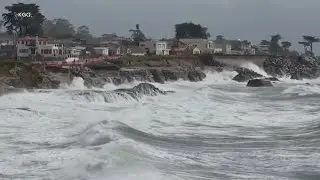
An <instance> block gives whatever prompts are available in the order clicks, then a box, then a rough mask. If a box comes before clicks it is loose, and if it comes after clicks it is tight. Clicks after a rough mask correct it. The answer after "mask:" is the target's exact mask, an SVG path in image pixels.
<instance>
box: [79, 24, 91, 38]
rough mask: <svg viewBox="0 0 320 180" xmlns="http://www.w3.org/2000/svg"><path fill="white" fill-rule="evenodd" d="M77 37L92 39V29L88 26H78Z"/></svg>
mask: <svg viewBox="0 0 320 180" xmlns="http://www.w3.org/2000/svg"><path fill="white" fill-rule="evenodd" d="M76 37H77V38H80V39H91V38H92V35H91V34H90V29H89V27H88V26H85V25H82V26H80V27H78V28H77V33H76Z"/></svg>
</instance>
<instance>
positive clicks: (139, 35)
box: [129, 24, 147, 45]
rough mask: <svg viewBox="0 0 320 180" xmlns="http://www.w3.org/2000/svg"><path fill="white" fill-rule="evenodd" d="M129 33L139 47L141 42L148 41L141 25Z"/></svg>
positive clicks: (137, 25)
mask: <svg viewBox="0 0 320 180" xmlns="http://www.w3.org/2000/svg"><path fill="white" fill-rule="evenodd" d="M129 32H131V33H132V35H131V38H132V39H133V41H134V42H135V44H136V45H139V44H140V42H141V41H145V40H146V39H147V38H146V36H145V35H144V34H143V32H142V31H141V30H140V25H139V24H136V29H130V30H129Z"/></svg>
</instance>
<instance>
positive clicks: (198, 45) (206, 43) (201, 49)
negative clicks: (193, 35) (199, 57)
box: [179, 39, 214, 54]
mask: <svg viewBox="0 0 320 180" xmlns="http://www.w3.org/2000/svg"><path fill="white" fill-rule="evenodd" d="M179 41H180V42H182V43H183V44H184V45H185V48H186V49H190V50H191V52H192V54H212V53H213V52H214V42H213V41H212V40H207V39H179Z"/></svg>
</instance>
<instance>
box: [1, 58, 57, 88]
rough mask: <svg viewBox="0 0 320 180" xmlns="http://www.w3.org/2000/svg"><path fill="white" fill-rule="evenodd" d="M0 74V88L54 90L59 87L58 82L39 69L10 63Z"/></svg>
mask: <svg viewBox="0 0 320 180" xmlns="http://www.w3.org/2000/svg"><path fill="white" fill-rule="evenodd" d="M1 73H2V76H1V82H0V86H1V87H5V86H11V87H15V88H39V89H54V88H58V87H59V85H60V81H59V80H56V79H54V78H52V77H51V76H50V74H49V73H48V72H47V71H46V70H44V69H43V68H41V67H36V66H31V65H26V64H21V63H20V64H18V63H14V62H11V64H10V66H6V68H3V69H2V70H1Z"/></svg>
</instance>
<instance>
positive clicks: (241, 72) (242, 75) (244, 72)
mask: <svg viewBox="0 0 320 180" xmlns="http://www.w3.org/2000/svg"><path fill="white" fill-rule="evenodd" d="M236 71H237V72H238V74H237V75H236V76H235V77H234V78H233V79H232V80H234V81H238V82H246V81H249V80H251V79H254V78H260V77H263V76H262V75H261V74H259V73H256V72H254V71H252V70H250V69H246V68H237V69H236Z"/></svg>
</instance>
